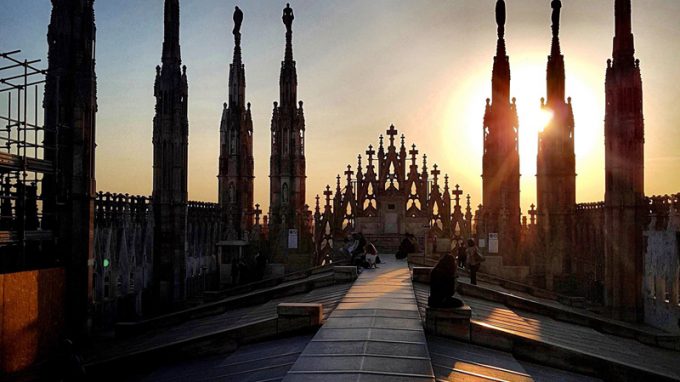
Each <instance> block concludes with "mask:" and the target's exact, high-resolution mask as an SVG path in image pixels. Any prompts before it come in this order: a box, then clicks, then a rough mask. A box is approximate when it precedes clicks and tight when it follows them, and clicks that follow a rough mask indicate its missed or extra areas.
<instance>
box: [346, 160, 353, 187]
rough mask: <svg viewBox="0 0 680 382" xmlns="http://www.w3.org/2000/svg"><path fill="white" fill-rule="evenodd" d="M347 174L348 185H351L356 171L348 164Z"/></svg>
mask: <svg viewBox="0 0 680 382" xmlns="http://www.w3.org/2000/svg"><path fill="white" fill-rule="evenodd" d="M345 175H347V185H349V184H350V183H351V182H352V175H354V171H352V166H350V165H347V171H345Z"/></svg>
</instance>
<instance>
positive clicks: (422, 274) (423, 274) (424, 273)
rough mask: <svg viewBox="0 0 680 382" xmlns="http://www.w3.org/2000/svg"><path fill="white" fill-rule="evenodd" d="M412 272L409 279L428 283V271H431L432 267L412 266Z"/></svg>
mask: <svg viewBox="0 0 680 382" xmlns="http://www.w3.org/2000/svg"><path fill="white" fill-rule="evenodd" d="M412 271H413V273H412V275H411V280H413V281H414V282H417V283H424V284H429V283H430V273H432V267H413V269H412Z"/></svg>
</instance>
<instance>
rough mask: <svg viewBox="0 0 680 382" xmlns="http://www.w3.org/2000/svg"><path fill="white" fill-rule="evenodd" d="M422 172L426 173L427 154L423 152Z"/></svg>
mask: <svg viewBox="0 0 680 382" xmlns="http://www.w3.org/2000/svg"><path fill="white" fill-rule="evenodd" d="M423 173H424V174H425V175H427V154H423Z"/></svg>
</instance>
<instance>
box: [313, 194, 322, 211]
mask: <svg viewBox="0 0 680 382" xmlns="http://www.w3.org/2000/svg"><path fill="white" fill-rule="evenodd" d="M314 199H316V207H315V210H316V213H317V214H318V213H319V199H321V198H320V197H319V194H316V198H314Z"/></svg>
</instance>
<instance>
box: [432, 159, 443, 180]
mask: <svg viewBox="0 0 680 382" xmlns="http://www.w3.org/2000/svg"><path fill="white" fill-rule="evenodd" d="M432 167H433V170H432V176H434V182H435V183H437V179H438V178H439V174H441V173H442V172H441V171H439V170H438V167H439V166H437V164H436V163H435V164H434V166H432Z"/></svg>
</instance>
